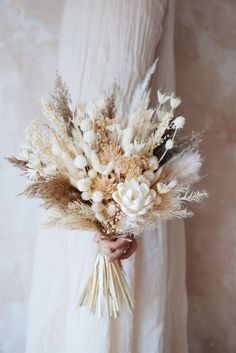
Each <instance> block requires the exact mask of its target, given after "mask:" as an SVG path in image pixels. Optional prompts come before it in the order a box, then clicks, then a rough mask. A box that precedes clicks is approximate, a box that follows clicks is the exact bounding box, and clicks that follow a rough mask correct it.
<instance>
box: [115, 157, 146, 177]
mask: <svg viewBox="0 0 236 353" xmlns="http://www.w3.org/2000/svg"><path fill="white" fill-rule="evenodd" d="M147 168H148V165H147V158H145V157H144V156H143V157H139V156H131V157H125V156H122V157H121V158H119V160H118V161H117V164H116V166H115V172H116V173H117V174H120V175H121V176H123V177H124V178H127V179H132V178H135V177H138V176H139V175H141V174H142V172H143V171H145V170H146V169H147Z"/></svg>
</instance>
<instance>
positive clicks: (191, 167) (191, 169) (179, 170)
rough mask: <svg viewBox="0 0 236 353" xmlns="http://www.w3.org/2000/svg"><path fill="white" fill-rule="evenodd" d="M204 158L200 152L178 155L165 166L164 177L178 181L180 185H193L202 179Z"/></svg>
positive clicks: (191, 151) (185, 152) (188, 151)
mask: <svg viewBox="0 0 236 353" xmlns="http://www.w3.org/2000/svg"><path fill="white" fill-rule="evenodd" d="M201 166H202V157H201V155H200V153H199V152H198V151H193V150H187V151H183V152H181V153H178V154H177V155H176V156H174V157H173V158H171V159H170V160H169V162H167V163H166V164H164V166H163V171H162V177H163V178H165V179H167V180H168V179H173V178H174V179H176V180H177V181H178V183H180V184H193V183H195V182H197V181H198V180H199V178H200V176H199V172H200V168H201Z"/></svg>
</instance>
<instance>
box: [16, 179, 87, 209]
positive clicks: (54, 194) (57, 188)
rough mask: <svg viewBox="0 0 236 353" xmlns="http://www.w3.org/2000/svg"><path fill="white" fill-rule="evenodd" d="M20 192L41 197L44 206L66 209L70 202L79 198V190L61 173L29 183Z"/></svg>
mask: <svg viewBox="0 0 236 353" xmlns="http://www.w3.org/2000/svg"><path fill="white" fill-rule="evenodd" d="M22 194H23V195H26V196H28V197H31V198H32V197H36V198H40V199H42V200H43V202H44V205H45V207H46V208H53V207H56V208H60V209H66V208H67V205H68V204H69V203H70V202H73V201H76V200H78V199H80V192H79V191H78V190H77V189H76V188H75V187H74V186H72V185H71V184H70V181H69V179H68V178H67V177H65V176H63V175H56V176H54V177H51V178H49V179H47V180H43V181H39V182H36V183H34V184H31V185H29V186H28V187H27V188H26V189H25V191H24V192H23V193H22Z"/></svg>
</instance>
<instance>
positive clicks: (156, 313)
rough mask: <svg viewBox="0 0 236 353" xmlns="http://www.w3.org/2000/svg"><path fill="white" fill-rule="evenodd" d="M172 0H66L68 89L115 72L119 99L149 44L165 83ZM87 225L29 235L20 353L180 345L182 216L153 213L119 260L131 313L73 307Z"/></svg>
mask: <svg viewBox="0 0 236 353" xmlns="http://www.w3.org/2000/svg"><path fill="white" fill-rule="evenodd" d="M173 15H174V4H173V0H169V3H166V0H119V1H118V0H67V2H66V6H65V10H64V17H63V23H62V31H61V43H60V54H59V58H60V60H59V71H60V73H61V74H62V76H63V78H64V79H65V80H66V81H67V83H68V85H69V88H70V91H71V93H72V98H73V99H74V100H75V101H77V100H91V99H95V98H98V97H99V96H100V94H101V93H103V92H104V91H107V90H109V88H110V87H111V86H112V84H113V83H114V81H116V82H117V83H118V84H119V85H120V87H121V89H122V90H123V92H124V94H125V95H127V97H128V98H130V97H131V96H132V92H133V89H134V87H135V85H136V84H137V83H139V82H140V81H142V79H143V77H144V75H145V72H146V70H147V69H148V68H149V66H150V65H151V64H152V63H153V61H154V58H155V56H156V55H157V54H156V53H157V52H159V54H158V55H159V56H160V61H159V66H158V71H159V75H158V76H156V75H155V76H154V77H153V80H152V82H153V87H155V88H156V87H157V85H158V86H160V87H163V88H166V89H168V90H171V89H172V88H173V85H174V65H173V62H174V60H173V23H174V22H173V21H174V16H173ZM160 39H161V42H160ZM92 238H93V234H92V233H89V232H79V231H73V232H67V231H62V230H50V231H49V230H47V231H46V230H44V231H41V232H40V234H38V240H37V245H36V254H35V265H34V273H33V282H32V291H31V297H30V305H29V315H28V329H27V339H26V353H144V352H145V353H187V351H188V349H187V337H186V316H187V314H186V312H187V310H186V289H185V242H184V228H183V223H182V222H169V223H165V222H161V223H160V224H159V227H158V231H152V232H148V233H147V234H145V236H143V237H142V238H140V239H138V242H139V247H138V251H137V252H136V254H135V255H134V256H132V257H131V258H130V259H128V260H126V261H124V262H123V264H124V269H125V272H126V274H127V279H128V282H129V284H130V286H131V289H132V292H133V295H134V297H135V312H134V315H133V316H132V315H130V314H129V313H128V312H127V311H126V310H125V309H124V310H123V311H122V312H121V315H120V317H119V318H118V319H117V320H115V319H107V318H102V319H98V318H97V317H96V316H91V315H89V314H88V312H87V310H86V309H85V308H82V309H80V310H79V311H77V310H76V302H77V300H78V297H79V295H80V293H81V290H82V289H83V286H84V284H85V282H86V280H87V279H88V275H89V273H90V271H91V269H92V266H93V264H94V261H95V258H96V254H97V246H96V244H95V243H93V241H92Z"/></svg>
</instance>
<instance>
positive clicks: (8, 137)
mask: <svg viewBox="0 0 236 353" xmlns="http://www.w3.org/2000/svg"><path fill="white" fill-rule="evenodd" d="M62 4H63V0H54V1H46V0H41V1H40V2H36V1H33V0H15V1H14V0H4V1H0V96H1V101H0V114H1V118H0V119H1V126H2V129H1V131H0V134H1V149H0V153H1V156H0V177H1V190H0V197H1V203H2V201H3V203H2V204H3V205H4V207H2V209H1V214H0V217H1V218H0V222H1V229H4V232H1V235H0V236H1V256H0V283H1V301H0V313H1V315H0V316H1V318H0V352H1V353H21V352H23V350H24V334H25V332H24V330H25V321H26V309H27V298H28V294H29V287H30V276H31V271H32V258H33V251H34V250H33V249H34V241H35V229H36V227H37V220H38V216H37V212H38V210H37V209H36V206H35V204H34V203H29V202H28V201H27V200H25V199H23V198H22V199H20V198H18V199H16V198H15V195H16V194H17V193H18V192H19V190H21V189H22V187H23V185H24V181H23V179H22V178H21V177H17V171H14V170H13V169H12V168H8V166H7V163H6V162H4V161H3V159H2V157H3V156H5V155H8V154H11V153H12V154H13V153H16V151H17V150H18V146H19V144H20V142H21V141H22V139H23V132H24V128H25V127H26V125H27V124H28V122H29V120H30V119H31V117H32V116H38V115H39V108H40V105H39V102H38V99H39V97H42V96H43V95H44V94H46V93H47V91H48V90H49V87H50V86H51V83H52V81H53V77H54V71H55V68H56V56H57V55H56V54H57V51H56V49H57V40H58V28H59V19H60V14H61V10H62ZM235 23H236V2H235V0H227V1H224V2H223V1H220V0H214V1H213V0H209V1H206V0H197V1H195V0H177V24H176V53H177V55H176V59H177V90H178V94H179V95H181V96H182V97H183V99H184V107H185V113H186V116H188V117H189V122H188V126H189V129H202V127H203V126H204V127H206V128H208V132H207V133H206V135H205V140H204V143H203V145H202V149H203V151H204V154H205V157H206V163H205V168H204V174H208V177H207V178H204V179H203V180H202V183H201V184H202V185H203V187H205V188H206V189H207V190H208V191H209V193H210V199H209V200H208V201H207V202H205V203H204V206H203V207H201V208H199V207H196V208H195V213H196V217H195V218H193V219H192V220H190V221H188V222H187V224H186V230H187V260H188V271H187V272H188V273H187V281H188V292H189V337H190V353H213V352H214V353H235V352H236V339H235V332H236V331H235V330H236V308H235V301H236V299H235V298H236V297H235V291H236V280H235V270H236V256H235V255H236V250H235V249H236V248H235V243H236V236H235V225H236V220H235V209H236V207H235V201H236V190H235V186H234V185H235V177H236V145H235V142H236V131H235V130H236V121H235V116H234V114H235V111H236V109H235V108H236V99H235V98H234V93H235V88H236V82H235V77H236V72H235V71H236V65H235V63H236V46H235V45H236V41H235V38H236V28H235ZM32 353H33V352H32ZM170 353H174V352H170Z"/></svg>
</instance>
